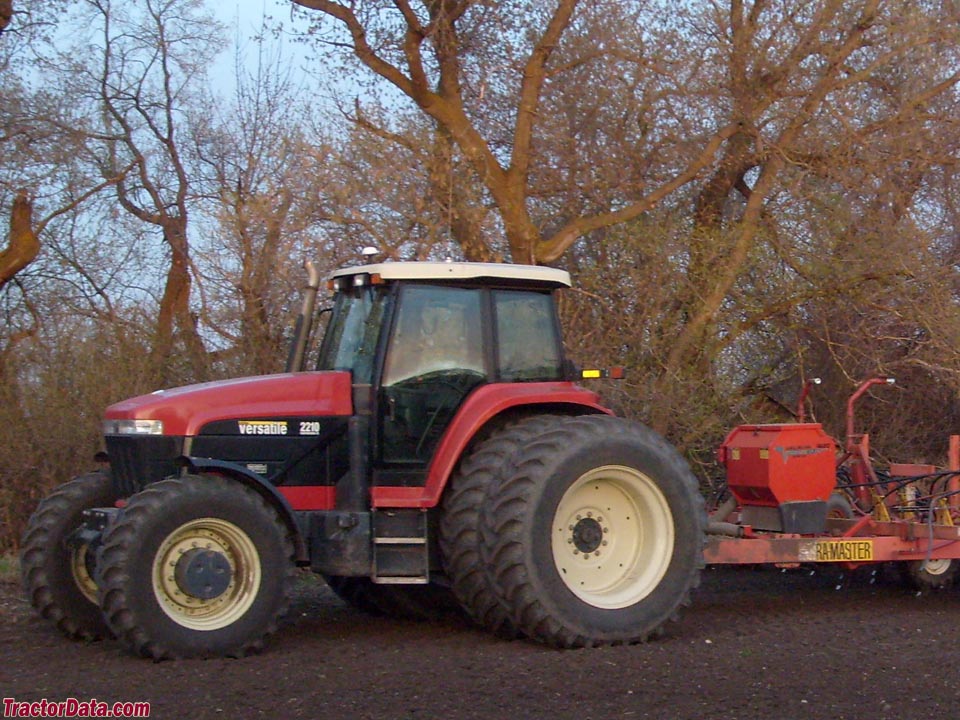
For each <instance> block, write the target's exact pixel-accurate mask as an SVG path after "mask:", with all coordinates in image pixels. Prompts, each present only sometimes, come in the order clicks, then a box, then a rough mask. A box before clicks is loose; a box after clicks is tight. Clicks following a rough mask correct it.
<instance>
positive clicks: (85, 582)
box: [70, 543, 98, 605]
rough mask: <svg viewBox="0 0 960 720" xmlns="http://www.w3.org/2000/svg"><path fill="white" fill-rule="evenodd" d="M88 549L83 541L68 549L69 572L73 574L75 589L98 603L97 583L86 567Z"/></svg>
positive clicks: (94, 602)
mask: <svg viewBox="0 0 960 720" xmlns="http://www.w3.org/2000/svg"><path fill="white" fill-rule="evenodd" d="M89 549H90V548H89V546H88V545H87V544H86V543H84V544H83V545H81V546H80V547H78V548H74V549H72V550H71V551H70V574H71V575H73V582H74V583H75V584H76V586H77V589H78V590H79V591H80V592H81V593H83V596H84V597H85V598H86V599H87V600H89V601H90V602H92V603H93V604H94V605H96V604H97V603H98V601H97V583H96V581H95V580H94V579H93V577H92V576H91V575H90V571H89V570H88V569H87V551H88V550H89Z"/></svg>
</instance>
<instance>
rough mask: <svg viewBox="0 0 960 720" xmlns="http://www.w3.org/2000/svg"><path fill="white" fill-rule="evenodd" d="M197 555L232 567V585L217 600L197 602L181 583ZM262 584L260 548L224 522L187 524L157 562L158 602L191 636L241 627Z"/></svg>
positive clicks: (172, 537) (159, 553) (164, 545)
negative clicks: (184, 565)
mask: <svg viewBox="0 0 960 720" xmlns="http://www.w3.org/2000/svg"><path fill="white" fill-rule="evenodd" d="M193 550H208V551H211V552H213V553H219V554H220V555H221V556H222V557H223V558H224V559H225V560H226V563H227V564H228V565H229V568H230V571H229V573H230V574H229V583H228V584H227V585H226V589H225V590H223V591H222V592H221V593H219V594H218V595H217V596H216V597H212V598H201V597H196V596H195V595H193V594H191V593H190V592H188V591H187V590H186V589H185V588H184V587H182V585H181V583H180V582H178V579H177V566H178V563H179V562H181V561H182V559H183V557H184V555H185V554H186V553H188V552H190V551H193ZM260 581H261V568H260V554H259V553H258V552H257V548H256V545H255V544H254V543H253V541H252V540H251V539H250V537H249V536H248V535H247V534H246V533H245V532H244V531H243V530H241V529H240V528H239V527H237V526H236V525H234V524H233V523H231V522H228V521H226V520H222V519H219V518H199V519H197V520H191V521H190V522H188V523H184V524H183V525H181V526H180V527H178V528H177V529H176V530H174V531H173V532H172V533H170V534H169V535H168V536H167V538H166V539H165V540H164V541H163V543H162V544H161V545H160V548H159V549H158V550H157V553H156V555H155V556H154V561H153V591H154V594H155V595H156V598H157V602H158V603H159V604H160V607H161V608H162V609H163V611H164V612H165V613H166V614H167V615H168V616H169V617H170V618H171V619H172V620H173V621H174V622H176V623H177V624H178V625H182V626H183V627H186V628H190V629H191V630H217V629H220V628H223V627H227V626H228V625H230V624H231V623H234V622H236V621H237V620H238V619H240V618H241V617H242V616H243V614H244V613H245V612H247V610H249V609H250V606H251V605H252V604H253V601H254V600H255V599H256V597H257V592H258V591H259V589H260Z"/></svg>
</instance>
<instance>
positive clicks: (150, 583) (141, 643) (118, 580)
mask: <svg viewBox="0 0 960 720" xmlns="http://www.w3.org/2000/svg"><path fill="white" fill-rule="evenodd" d="M292 556H293V546H292V543H291V541H290V538H289V536H288V532H287V529H286V528H285V527H284V525H283V523H282V522H281V521H280V518H279V517H278V516H277V513H276V512H275V511H274V509H273V508H271V507H270V506H268V505H267V503H266V502H265V501H264V499H263V498H262V497H261V496H260V495H259V494H258V493H257V492H256V491H254V490H252V489H251V488H248V487H245V486H243V485H240V484H239V483H236V482H232V481H230V480H226V479H224V478H220V477H213V476H197V475H188V476H184V477H181V478H176V479H168V480H163V481H161V482H158V483H154V484H153V485H150V486H149V487H147V489H145V490H143V491H142V492H140V493H138V494H136V495H134V496H133V497H132V498H130V501H129V502H128V503H127V506H126V507H125V508H124V510H123V512H122V513H121V514H120V516H119V517H118V518H117V519H116V521H115V522H114V523H113V524H111V526H110V527H109V528H108V530H107V532H106V533H105V535H104V538H103V546H102V548H101V551H100V558H99V564H98V569H99V571H100V576H101V580H100V605H101V607H102V608H103V613H104V616H105V617H106V619H107V622H108V624H109V625H110V628H111V629H112V630H113V632H114V633H115V634H116V636H117V638H118V639H119V640H120V641H121V642H122V643H123V644H124V645H125V646H126V647H127V648H129V649H130V650H131V651H133V652H135V653H137V654H139V655H142V656H144V657H152V658H154V659H156V660H161V659H164V658H172V657H211V656H224V655H226V656H235V657H239V656H243V655H245V654H247V653H249V652H253V651H257V650H260V649H261V648H262V646H263V643H264V639H265V638H266V637H267V636H268V635H270V634H271V633H273V632H274V631H275V630H276V629H277V623H278V621H279V618H280V617H281V616H282V615H283V613H284V612H285V611H286V609H287V605H288V602H289V594H290V585H291V582H292V577H293V562H292Z"/></svg>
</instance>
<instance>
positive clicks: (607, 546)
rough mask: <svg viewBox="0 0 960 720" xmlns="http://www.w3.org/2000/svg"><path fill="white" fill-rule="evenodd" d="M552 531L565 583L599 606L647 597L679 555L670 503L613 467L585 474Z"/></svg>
mask: <svg viewBox="0 0 960 720" xmlns="http://www.w3.org/2000/svg"><path fill="white" fill-rule="evenodd" d="M552 528H553V530H552V533H551V545H552V548H553V560H554V563H555V565H556V568H557V571H558V572H559V574H560V578H561V579H562V580H563V582H564V584H565V585H566V586H567V588H568V589H569V590H570V591H571V592H572V593H573V594H574V595H576V596H577V597H578V598H580V599H581V600H583V601H584V602H586V603H588V604H590V605H592V606H594V607H598V608H604V609H617V608H623V607H628V606H630V605H633V604H634V603H637V602H639V601H640V600H642V599H643V598H645V597H647V596H648V595H649V594H650V593H651V592H653V590H654V589H655V588H656V587H657V586H658V585H659V584H660V581H661V580H662V579H663V576H664V575H665V574H666V572H667V569H668V567H669V566H670V560H671V557H672V555H673V544H674V526H673V515H672V514H671V512H670V506H669V504H668V503H667V499H666V498H665V497H664V495H663V493H662V492H661V491H660V488H658V487H657V485H656V483H654V482H653V480H651V479H650V478H649V477H647V476H646V475H644V474H643V473H641V472H639V471H638V470H636V469H634V468H628V467H623V466H619V465H608V466H604V467H599V468H595V469H594V470H591V471H590V472H588V473H586V474H584V475H582V476H581V477H580V478H579V479H578V480H577V481H576V482H575V483H574V484H573V485H571V486H570V487H569V488H568V489H567V491H566V492H565V493H564V495H563V497H562V498H561V499H560V504H559V505H558V506H557V510H556V512H555V513H554V517H553V526H552Z"/></svg>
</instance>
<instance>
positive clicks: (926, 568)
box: [898, 558, 960, 590]
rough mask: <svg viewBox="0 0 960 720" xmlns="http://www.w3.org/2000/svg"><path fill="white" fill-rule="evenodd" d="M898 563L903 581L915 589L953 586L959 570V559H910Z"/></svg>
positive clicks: (943, 588) (940, 588)
mask: <svg viewBox="0 0 960 720" xmlns="http://www.w3.org/2000/svg"><path fill="white" fill-rule="evenodd" d="M898 565H899V569H900V577H901V578H903V581H904V582H905V583H907V585H909V586H910V587H913V588H915V589H917V590H946V589H947V588H950V587H953V585H954V583H955V582H956V579H957V573H958V571H960V561H957V560H952V559H950V558H941V559H938V560H911V561H909V562H902V563H898Z"/></svg>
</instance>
